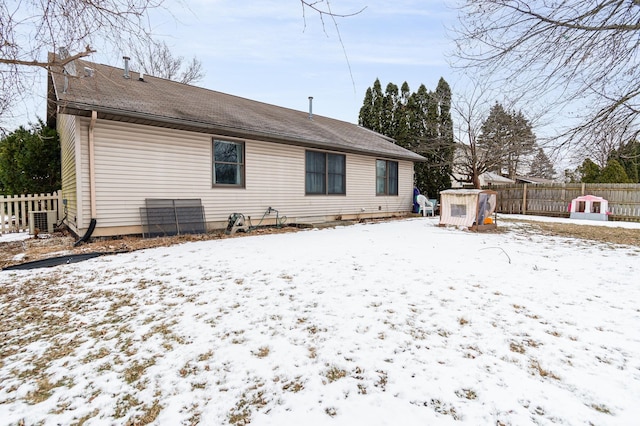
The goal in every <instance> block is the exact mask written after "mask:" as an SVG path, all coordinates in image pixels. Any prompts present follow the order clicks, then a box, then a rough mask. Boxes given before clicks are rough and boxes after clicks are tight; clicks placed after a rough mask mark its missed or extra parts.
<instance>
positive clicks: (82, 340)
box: [0, 216, 640, 426]
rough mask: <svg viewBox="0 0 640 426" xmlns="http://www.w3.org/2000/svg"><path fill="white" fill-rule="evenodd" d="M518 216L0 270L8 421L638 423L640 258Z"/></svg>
mask: <svg viewBox="0 0 640 426" xmlns="http://www.w3.org/2000/svg"><path fill="white" fill-rule="evenodd" d="M511 218H512V219H516V221H515V222H499V224H500V226H501V229H502V230H503V232H500V233H492V234H482V233H478V234H476V233H470V232H465V231H461V230H457V229H454V228H440V227H438V226H437V223H438V218H416V219H408V220H402V221H393V222H387V223H377V224H363V225H354V226H349V227H340V228H335V229H324V230H309V231H301V232H297V233H285V234H274V235H263V236H256V235H249V236H246V237H241V238H234V239H225V240H214V241H203V242H194V243H187V244H182V245H179V246H172V247H167V248H161V249H150V250H144V251H138V252H133V253H129V254H121V255H113V256H105V257H101V258H98V259H94V260H89V261H86V262H82V263H77V264H72V265H63V266H59V267H55V268H51V269H37V270H32V271H15V272H14V271H3V272H0V311H1V312H2V315H1V316H0V333H1V336H0V345H1V358H0V419H1V420H0V423H3V424H18V422H19V421H21V420H24V424H26V425H31V424H36V423H37V424H40V423H42V424H45V425H58V424H64V425H70V424H84V425H112V424H148V423H151V424H157V425H191V424H202V425H222V424H229V423H231V424H236V425H242V424H247V423H248V422H250V423H251V424H252V425H279V426H281V425H302V424H304V425H358V424H362V425H432V424H437V425H447V424H455V425H459V424H468V425H485V424H486V425H489V424H492V425H529V424H531V425H534V424H552V423H553V424H566V425H586V424H596V425H631V424H637V422H638V419H640V327H639V324H640V285H639V284H640V280H639V278H638V277H640V248H639V247H631V246H612V245H611V244H598V243H592V242H588V241H583V240H573V239H567V238H560V237H551V236H543V235H540V234H539V233H537V232H536V231H535V230H534V229H533V228H532V227H531V226H530V225H527V224H526V223H521V222H518V221H517V220H518V217H511ZM521 218H522V219H527V220H531V219H535V218H532V217H528V216H527V217H521ZM572 223H578V222H576V221H573V222H572ZM582 223H584V222H582ZM585 224H589V225H595V224H598V223H596V222H588V223H585ZM603 226H611V225H610V224H606V225H603ZM622 226H629V227H636V228H637V227H639V225H638V224H622ZM136 422H137V423H136Z"/></svg>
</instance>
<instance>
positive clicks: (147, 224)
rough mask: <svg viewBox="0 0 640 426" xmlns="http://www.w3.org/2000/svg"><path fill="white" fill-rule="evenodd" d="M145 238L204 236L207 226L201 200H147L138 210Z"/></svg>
mask: <svg viewBox="0 0 640 426" xmlns="http://www.w3.org/2000/svg"><path fill="white" fill-rule="evenodd" d="M140 219H141V220H142V236H143V237H145V238H151V237H164V236H171V235H182V234H204V233H206V232H207V225H206V222H205V218H204V207H203V206H202V202H201V200H200V199H199V198H198V199H186V200H180V199H178V200H170V199H158V198H147V199H146V200H145V207H141V208H140Z"/></svg>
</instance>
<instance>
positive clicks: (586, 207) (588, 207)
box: [569, 195, 609, 220]
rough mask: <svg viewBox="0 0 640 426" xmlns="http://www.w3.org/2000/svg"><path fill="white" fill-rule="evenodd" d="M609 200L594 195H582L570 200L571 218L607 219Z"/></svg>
mask: <svg viewBox="0 0 640 426" xmlns="http://www.w3.org/2000/svg"><path fill="white" fill-rule="evenodd" d="M608 211H609V202H608V201H607V200H605V199H604V198H602V197H596V196H595V195H583V196H581V197H578V198H574V199H573V200H571V206H570V207H569V212H570V213H569V217H570V218H571V219H590V220H609V218H608V216H607V215H608Z"/></svg>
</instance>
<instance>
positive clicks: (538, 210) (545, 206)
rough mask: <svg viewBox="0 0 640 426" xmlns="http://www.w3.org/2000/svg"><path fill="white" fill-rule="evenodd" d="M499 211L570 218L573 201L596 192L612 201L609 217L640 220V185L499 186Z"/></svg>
mask: <svg viewBox="0 0 640 426" xmlns="http://www.w3.org/2000/svg"><path fill="white" fill-rule="evenodd" d="M491 189H493V190H494V191H496V192H498V206H497V211H498V213H510V214H532V215H545V216H561V217H569V204H570V203H571V200H573V199H574V198H576V197H579V196H582V195H595V196H598V197H602V198H604V199H606V200H607V201H609V213H610V216H609V219H610V220H622V221H634V222H638V221H640V184H637V183H633V184H626V183H554V184H526V183H525V184H520V185H499V186H498V185H496V186H493V187H491Z"/></svg>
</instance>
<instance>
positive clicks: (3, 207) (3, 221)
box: [0, 191, 64, 235]
mask: <svg viewBox="0 0 640 426" xmlns="http://www.w3.org/2000/svg"><path fill="white" fill-rule="evenodd" d="M63 210H64V209H63V208H62V192H61V191H56V192H54V193H52V194H39V195H36V194H30V195H10V196H0V235H2V234H6V233H10V232H22V231H28V230H29V212H31V211H34V212H40V211H55V212H57V220H60V216H61V215H60V213H61V212H62V211H63Z"/></svg>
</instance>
